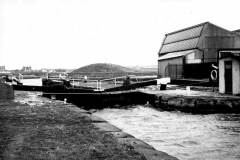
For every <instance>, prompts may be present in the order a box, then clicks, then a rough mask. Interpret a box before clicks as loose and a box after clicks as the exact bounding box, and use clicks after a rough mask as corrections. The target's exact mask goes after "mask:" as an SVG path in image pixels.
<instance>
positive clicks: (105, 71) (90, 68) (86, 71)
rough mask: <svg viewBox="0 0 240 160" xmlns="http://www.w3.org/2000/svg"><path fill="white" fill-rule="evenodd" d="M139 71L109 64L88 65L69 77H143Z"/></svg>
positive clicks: (73, 72) (74, 71)
mask: <svg viewBox="0 0 240 160" xmlns="http://www.w3.org/2000/svg"><path fill="white" fill-rule="evenodd" d="M143 74H144V73H143V72H142V71H141V70H138V69H133V68H128V67H123V66H120V65H116V64H110V63H95V64H90V65H87V66H84V67H81V68H78V69H76V70H73V71H72V72H71V73H69V76H71V77H74V78H77V77H82V76H85V75H86V76H88V77H91V78H94V77H95V78H96V77H97V78H100V79H101V78H112V77H120V76H126V75H143Z"/></svg>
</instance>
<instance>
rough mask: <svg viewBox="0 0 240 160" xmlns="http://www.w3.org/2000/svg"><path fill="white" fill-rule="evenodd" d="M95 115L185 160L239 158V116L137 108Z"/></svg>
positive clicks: (144, 107) (101, 112)
mask: <svg viewBox="0 0 240 160" xmlns="http://www.w3.org/2000/svg"><path fill="white" fill-rule="evenodd" d="M94 115H96V116H99V117H101V118H103V119H105V120H107V121H108V122H110V123H111V124H113V125H115V126H117V127H118V128H120V129H122V130H123V131H124V132H127V133H129V134H131V135H133V136H135V137H136V138H138V139H141V140H143V141H145V142H147V143H148V144H150V145H152V146H153V147H154V148H156V149H157V150H160V151H164V152H167V153H168V154H170V155H173V156H175V157H177V158H179V159H182V160H185V159H187V160H203V159H208V160H212V159H214V160H226V159H228V160H239V159H240V114H209V115H196V114H194V115H193V114H187V113H182V112H167V111H159V110H156V109H153V108H151V107H147V106H140V105H137V106H133V107H131V108H129V109H109V108H107V109H103V110H99V111H97V112H95V113H94Z"/></svg>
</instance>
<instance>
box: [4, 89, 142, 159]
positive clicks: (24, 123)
mask: <svg viewBox="0 0 240 160" xmlns="http://www.w3.org/2000/svg"><path fill="white" fill-rule="evenodd" d="M26 93H27V92H17V94H16V101H19V102H21V103H19V102H13V101H0V159H16V160H21V159H41V160H45V159H51V160H55V159H56V160H59V159H86V160H95V159H107V160H108V159H109V160H110V159H111V160H116V159H129V160H143V159H145V157H144V156H142V155H141V154H139V153H137V152H135V150H133V149H132V148H131V147H129V146H127V145H120V144H119V143H117V140H116V139H115V138H114V137H113V136H112V135H110V134H104V133H103V132H101V131H99V130H97V129H96V128H95V127H94V126H93V125H92V123H91V121H90V119H89V118H88V117H87V116H85V115H84V114H80V113H79V112H75V111H74V110H72V109H71V108H70V107H68V106H67V105H65V104H63V102H60V101H54V102H53V101H51V100H48V99H45V98H42V97H38V99H37V100H36V99H34V97H31V96H29V95H26ZM26 97H27V98H26ZM24 99H27V100H28V101H27V102H26V101H24Z"/></svg>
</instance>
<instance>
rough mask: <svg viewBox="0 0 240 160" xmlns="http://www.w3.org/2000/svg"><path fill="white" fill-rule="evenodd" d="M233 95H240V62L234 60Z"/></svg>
mask: <svg viewBox="0 0 240 160" xmlns="http://www.w3.org/2000/svg"><path fill="white" fill-rule="evenodd" d="M232 65H233V94H240V60H237V59H233V63H232Z"/></svg>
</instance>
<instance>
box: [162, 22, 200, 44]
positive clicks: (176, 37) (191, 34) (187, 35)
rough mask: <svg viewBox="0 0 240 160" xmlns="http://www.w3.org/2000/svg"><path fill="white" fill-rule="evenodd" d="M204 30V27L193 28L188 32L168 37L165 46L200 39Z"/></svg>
mask: <svg viewBox="0 0 240 160" xmlns="http://www.w3.org/2000/svg"><path fill="white" fill-rule="evenodd" d="M202 28H203V25H202V26H198V27H196V28H191V29H188V30H184V31H181V32H177V33H174V34H170V35H167V37H166V39H165V41H164V44H166V43H173V42H176V41H181V40H185V39H191V38H196V37H199V36H200V34H201V31H202Z"/></svg>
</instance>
